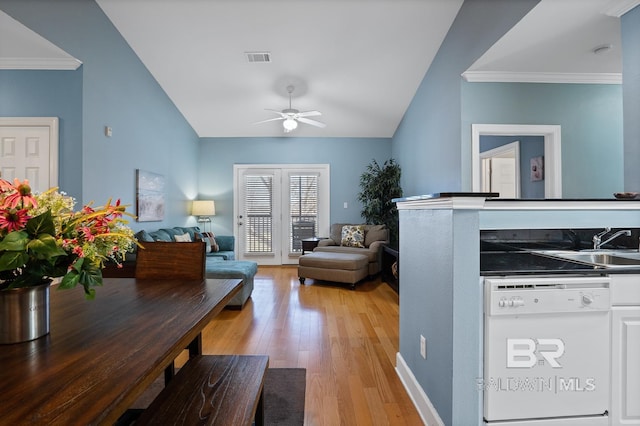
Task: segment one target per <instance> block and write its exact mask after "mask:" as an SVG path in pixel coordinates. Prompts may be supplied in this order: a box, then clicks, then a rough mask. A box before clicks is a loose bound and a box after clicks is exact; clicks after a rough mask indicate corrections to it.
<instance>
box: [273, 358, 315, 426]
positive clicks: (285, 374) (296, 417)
mask: <svg viewBox="0 0 640 426" xmlns="http://www.w3.org/2000/svg"><path fill="white" fill-rule="evenodd" d="M306 382H307V370H306V369H304V368H269V369H268V370H267V375H266V377H265V380H264V424H265V426H276V425H277V426H301V425H303V424H304V398H305V390H306Z"/></svg>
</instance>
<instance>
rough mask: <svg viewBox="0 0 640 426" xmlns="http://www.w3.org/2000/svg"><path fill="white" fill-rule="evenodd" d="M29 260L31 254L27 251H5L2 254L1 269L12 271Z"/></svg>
mask: <svg viewBox="0 0 640 426" xmlns="http://www.w3.org/2000/svg"><path fill="white" fill-rule="evenodd" d="M28 261H29V256H28V255H27V254H26V253H25V252H20V251H5V252H4V253H2V255H0V271H10V270H12V269H16V268H20V267H22V266H24V264H25V263H27V262H28Z"/></svg>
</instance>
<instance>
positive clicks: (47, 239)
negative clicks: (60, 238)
mask: <svg viewBox="0 0 640 426" xmlns="http://www.w3.org/2000/svg"><path fill="white" fill-rule="evenodd" d="M27 248H28V249H29V250H31V251H32V252H33V253H34V254H35V255H36V257H37V258H38V259H51V258H53V257H57V256H65V255H66V254H67V252H65V251H64V250H63V249H62V248H60V247H58V245H57V244H56V239H55V238H54V237H53V236H51V235H49V234H40V235H38V237H37V238H35V239H33V240H31V241H29V243H28V244H27Z"/></svg>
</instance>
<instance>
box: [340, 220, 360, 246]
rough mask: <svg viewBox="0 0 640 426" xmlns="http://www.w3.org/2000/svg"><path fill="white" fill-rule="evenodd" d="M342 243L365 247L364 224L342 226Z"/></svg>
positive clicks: (343, 244)
mask: <svg viewBox="0 0 640 426" xmlns="http://www.w3.org/2000/svg"><path fill="white" fill-rule="evenodd" d="M340 245H342V246H345V247H360V248H364V226H362V225H345V226H343V227H342V241H341V243H340Z"/></svg>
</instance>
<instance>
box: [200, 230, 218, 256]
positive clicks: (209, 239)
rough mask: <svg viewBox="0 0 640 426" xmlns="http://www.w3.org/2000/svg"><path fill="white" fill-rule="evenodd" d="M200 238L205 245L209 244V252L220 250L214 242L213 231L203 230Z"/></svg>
mask: <svg viewBox="0 0 640 426" xmlns="http://www.w3.org/2000/svg"><path fill="white" fill-rule="evenodd" d="M202 239H203V240H204V241H205V243H207V246H208V245H209V244H211V252H212V253H215V252H218V251H220V247H219V246H218V243H217V242H216V236H215V235H213V232H203V233H202Z"/></svg>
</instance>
